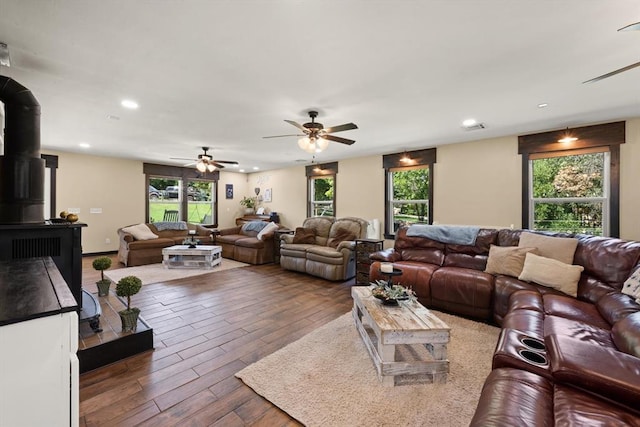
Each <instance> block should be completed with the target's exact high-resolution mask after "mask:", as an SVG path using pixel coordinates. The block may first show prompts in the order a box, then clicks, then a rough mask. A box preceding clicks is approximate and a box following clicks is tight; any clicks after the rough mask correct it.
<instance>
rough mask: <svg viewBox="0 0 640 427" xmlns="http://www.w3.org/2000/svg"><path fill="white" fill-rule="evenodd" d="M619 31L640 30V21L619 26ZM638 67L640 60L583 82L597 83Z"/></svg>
mask: <svg viewBox="0 0 640 427" xmlns="http://www.w3.org/2000/svg"><path fill="white" fill-rule="evenodd" d="M618 31H640V22H636V23H635V24H630V25H627V26H625V27H622V28H619V29H618ZM636 67H640V62H636V63H635V64H631V65H627V66H626V67H622V68H618V69H617V70H614V71H611V72H609V73H606V74H603V75H601V76H598V77H594V78H592V79H590V80H587V81H585V82H582V83H595V82H598V81H600V80H604V79H607V78H609V77H612V76H615V75H616V74H620V73H622V72H624V71H629V70H632V69H634V68H636Z"/></svg>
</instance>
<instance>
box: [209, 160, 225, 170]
mask: <svg viewBox="0 0 640 427" xmlns="http://www.w3.org/2000/svg"><path fill="white" fill-rule="evenodd" d="M211 164H212V165H214V166H215V167H217V168H218V169H224V165H221V164H220V163H218V162H217V161H212V162H211Z"/></svg>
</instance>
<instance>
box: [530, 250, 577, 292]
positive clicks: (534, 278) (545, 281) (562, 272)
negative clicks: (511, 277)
mask: <svg viewBox="0 0 640 427" xmlns="http://www.w3.org/2000/svg"><path fill="white" fill-rule="evenodd" d="M582 270H584V267H582V266H581V265H570V264H565V263H563V262H560V261H558V260H555V259H551V258H545V257H542V256H538V255H536V254H532V253H531V252H529V253H528V254H527V255H526V257H525V259H524V267H523V268H522V273H520V276H518V279H520V280H524V281H525V282H535V283H537V284H539V285H542V286H547V287H550V288H553V289H556V290H558V291H560V292H563V293H565V294H567V295H571V296H572V297H575V296H577V294H578V281H579V280H580V273H582Z"/></svg>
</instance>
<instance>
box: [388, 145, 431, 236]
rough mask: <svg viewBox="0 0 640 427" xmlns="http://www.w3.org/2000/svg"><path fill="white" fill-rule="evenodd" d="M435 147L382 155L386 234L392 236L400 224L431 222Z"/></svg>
mask: <svg viewBox="0 0 640 427" xmlns="http://www.w3.org/2000/svg"><path fill="white" fill-rule="evenodd" d="M435 158H436V151H435V148H433V149H428V150H418V151H411V152H405V153H398V154H388V155H386V156H383V158H382V162H383V166H384V168H385V172H386V182H385V195H386V196H385V237H386V238H388V239H393V238H394V236H395V233H396V232H397V231H398V229H399V228H400V227H402V226H406V225H410V224H416V223H425V224H431V223H432V220H433V219H432V217H433V203H432V200H433V174H432V173H431V170H432V169H433V164H434V163H435Z"/></svg>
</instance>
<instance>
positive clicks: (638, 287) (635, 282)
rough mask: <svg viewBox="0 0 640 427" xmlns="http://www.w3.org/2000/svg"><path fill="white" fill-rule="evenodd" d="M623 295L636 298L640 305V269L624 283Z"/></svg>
mask: <svg viewBox="0 0 640 427" xmlns="http://www.w3.org/2000/svg"><path fill="white" fill-rule="evenodd" d="M622 293H623V294H627V295H629V296H631V297H633V298H635V299H636V302H637V303H638V304H640V268H639V269H637V270H636V271H635V272H634V273H633V274H632V275H631V276H629V278H628V279H627V280H625V281H624V285H623V286H622Z"/></svg>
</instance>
